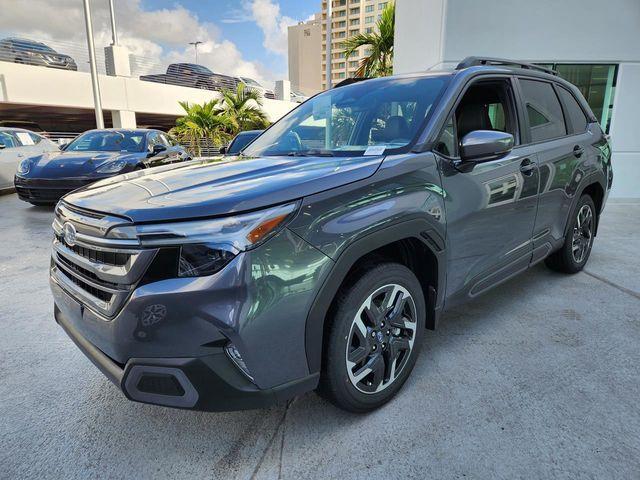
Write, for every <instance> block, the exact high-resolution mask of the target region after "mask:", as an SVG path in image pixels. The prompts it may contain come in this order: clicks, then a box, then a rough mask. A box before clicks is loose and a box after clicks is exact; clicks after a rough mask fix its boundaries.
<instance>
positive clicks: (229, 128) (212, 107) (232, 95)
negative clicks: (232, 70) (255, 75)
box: [170, 83, 269, 156]
mask: <svg viewBox="0 0 640 480" xmlns="http://www.w3.org/2000/svg"><path fill="white" fill-rule="evenodd" d="M179 103H180V106H181V107H182V109H183V110H184V112H185V114H184V115H183V116H182V117H179V118H178V119H177V120H176V126H175V127H173V128H172V129H171V131H170V133H171V134H172V135H173V136H174V137H176V138H177V139H178V141H179V142H180V143H181V144H183V145H185V146H187V147H189V148H190V150H192V153H193V154H194V155H196V156H200V155H201V151H202V145H203V144H208V145H217V146H220V145H224V144H226V143H228V142H229V141H230V140H231V139H232V138H233V136H234V135H236V134H237V133H239V132H241V131H244V130H251V129H261V128H266V127H267V126H269V120H268V119H267V115H266V113H265V112H264V110H262V98H261V97H260V94H259V93H258V92H256V91H255V90H251V89H248V88H246V87H245V85H244V84H242V83H240V84H238V87H237V89H236V91H233V90H224V91H223V92H222V97H221V98H219V99H213V100H210V101H208V102H205V103H203V104H190V103H188V102H179Z"/></svg>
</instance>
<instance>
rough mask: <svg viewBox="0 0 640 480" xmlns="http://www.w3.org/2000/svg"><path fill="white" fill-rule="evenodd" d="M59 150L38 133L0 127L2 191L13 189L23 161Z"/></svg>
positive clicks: (0, 183) (0, 181) (0, 182)
mask: <svg viewBox="0 0 640 480" xmlns="http://www.w3.org/2000/svg"><path fill="white" fill-rule="evenodd" d="M58 150H59V148H58V145H56V144H55V143H53V142H52V141H51V140H49V139H48V138H45V137H43V136H41V135H38V134H37V133H34V132H31V131H29V130H25V129H24V128H12V127H0V191H2V190H5V189H8V188H13V177H14V175H15V173H16V169H17V168H18V163H20V161H22V159H24V158H28V157H32V156H34V155H39V154H41V153H44V152H55V151H58Z"/></svg>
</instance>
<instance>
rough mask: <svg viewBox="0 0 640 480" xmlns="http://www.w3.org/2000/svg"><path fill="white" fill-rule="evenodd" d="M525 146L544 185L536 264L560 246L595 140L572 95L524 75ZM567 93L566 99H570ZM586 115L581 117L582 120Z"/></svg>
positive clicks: (521, 80) (521, 87)
mask: <svg viewBox="0 0 640 480" xmlns="http://www.w3.org/2000/svg"><path fill="white" fill-rule="evenodd" d="M518 84H519V92H520V96H521V101H522V104H523V107H524V108H523V110H524V112H525V116H524V117H525V118H524V123H525V128H524V135H523V138H524V139H525V140H524V141H525V143H526V144H527V145H528V146H529V147H530V148H533V149H535V151H536V154H537V163H538V169H539V171H540V187H539V196H538V214H537V217H536V221H535V225H534V230H533V249H534V253H533V257H532V263H535V262H537V261H539V260H541V259H543V258H544V257H545V256H547V255H548V254H549V253H550V252H551V250H553V249H554V248H556V247H558V246H559V245H561V244H562V242H563V239H564V230H565V226H566V221H567V218H568V215H569V212H570V209H571V206H572V204H573V199H574V197H575V195H576V193H577V189H578V185H579V183H580V181H581V180H582V178H583V177H584V173H585V169H584V168H583V166H584V164H585V163H587V162H588V157H589V153H588V152H589V151H590V149H589V145H590V140H591V139H592V135H591V133H590V132H589V131H588V129H587V118H586V116H585V115H584V112H582V109H581V108H580V107H579V106H578V105H577V103H576V105H575V107H577V109H578V111H576V110H575V109H574V108H573V105H572V104H570V103H569V102H570V100H571V99H572V101H573V102H574V103H575V99H574V98H573V96H572V94H571V93H570V92H569V91H567V90H566V89H564V87H561V86H559V85H557V84H555V83H554V82H549V81H544V80H541V79H538V78H529V77H520V78H519V79H518ZM567 95H568V96H567ZM581 117H582V118H581Z"/></svg>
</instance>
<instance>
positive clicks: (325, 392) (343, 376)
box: [318, 263, 426, 413]
mask: <svg viewBox="0 0 640 480" xmlns="http://www.w3.org/2000/svg"><path fill="white" fill-rule="evenodd" d="M352 280H353V281H350V282H349V281H348V282H345V283H346V288H344V289H343V290H342V291H340V292H338V296H337V298H336V303H335V305H334V308H332V312H333V314H332V316H331V318H329V319H327V320H328V322H330V323H329V326H328V330H327V337H326V339H325V346H324V356H323V366H322V373H321V377H320V384H319V387H318V392H319V393H320V395H322V396H323V397H325V398H327V399H328V400H330V401H331V402H332V403H334V404H335V405H336V406H338V407H340V408H342V409H344V410H348V411H351V412H358V413H362V412H368V411H370V410H374V409H376V408H378V407H380V406H381V405H383V404H385V403H386V402H388V401H389V400H391V398H392V397H393V396H394V395H395V394H396V393H397V392H398V390H400V388H401V387H402V385H403V384H404V382H405V381H406V379H407V378H408V377H409V375H410V373H411V370H412V369H413V366H414V364H415V361H416V358H417V356H418V353H419V351H420V345H421V343H422V339H423V335H424V329H425V315H426V307H425V300H424V295H423V293H422V287H421V285H420V282H419V281H418V279H417V278H416V276H415V275H414V274H413V272H411V270H409V269H408V268H407V267H405V266H403V265H400V264H397V263H382V264H378V265H376V266H372V267H369V268H367V269H364V270H361V271H360V272H359V276H353V277H352ZM407 293H408V295H407ZM387 295H388V296H387ZM409 297H410V298H409ZM380 299H382V301H381V302H379V304H378V303H376V302H378V300H380ZM387 299H388V300H389V301H390V302H392V303H391V304H389V303H388V302H387ZM403 299H404V300H405V301H404V302H402V300H403ZM367 302H368V304H369V306H370V307H371V308H370V311H373V310H374V309H375V312H376V314H378V315H377V316H376V318H378V319H380V320H379V321H378V320H372V318H373V316H372V315H367V314H366V312H365V311H362V313H361V315H360V316H358V312H360V311H361V309H363V308H364V307H365V304H367ZM384 306H387V307H388V308H382V307H384ZM383 312H386V314H383ZM394 312H395V313H394ZM357 316H358V318H360V319H361V320H362V319H364V320H363V321H362V322H357V320H356V317H357ZM412 316H413V317H415V318H414V319H413V320H414V321H408V320H410V319H411V317H412ZM385 321H386V323H383V322H385ZM357 325H361V326H366V331H367V333H366V335H364V334H362V328H358V327H357ZM398 325H404V326H407V325H408V328H405V327H403V326H398ZM411 328H414V330H413V332H411ZM390 332H391V333H390ZM370 334H371V335H370ZM365 337H366V341H365V342H364V343H363V341H362V339H363V338H365ZM360 347H362V348H364V349H365V350H364V351H365V352H368V353H366V355H365V357H364V359H363V360H361V362H358V363H352V364H351V368H349V366H348V360H347V356H349V358H353V359H355V358H356V357H355V356H353V355H354V354H355V353H356V351H359V352H360V353H363V351H360V350H359V348H360ZM403 347H404V348H405V349H404V350H403ZM349 352H351V353H349ZM393 358H395V361H392V359H393ZM381 361H382V362H383V364H384V366H383V367H380V362H381ZM391 364H393V367H392V366H391ZM368 366H372V367H373V370H372V371H371V373H370V374H367V375H366V376H364V377H362V380H359V381H357V382H356V384H354V383H353V381H355V380H357V378H356V374H360V373H364V371H365V370H367V368H368ZM396 366H398V367H399V370H396V368H395V367H396ZM381 371H382V372H383V373H382V375H381V377H382V380H381V381H380V382H378V380H377V379H378V378H381V377H380V375H379V374H380V372H381ZM392 372H395V374H394V373H392ZM392 376H393V379H392ZM352 379H353V380H352ZM374 382H375V385H374ZM385 382H386V383H385ZM356 385H357V386H356ZM362 389H364V390H369V389H370V390H371V391H369V392H366V391H363V390H362Z"/></svg>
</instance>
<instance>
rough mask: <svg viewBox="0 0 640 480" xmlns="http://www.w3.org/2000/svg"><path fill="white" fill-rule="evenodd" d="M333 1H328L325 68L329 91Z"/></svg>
mask: <svg viewBox="0 0 640 480" xmlns="http://www.w3.org/2000/svg"><path fill="white" fill-rule="evenodd" d="M332 2H333V0H327V34H326V43H327V48H326V49H325V52H326V53H325V55H326V57H327V58H326V61H327V63H326V66H325V76H326V77H327V81H326V84H327V90H329V89H330V88H331V12H332V8H331V7H332V5H331V3H332Z"/></svg>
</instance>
